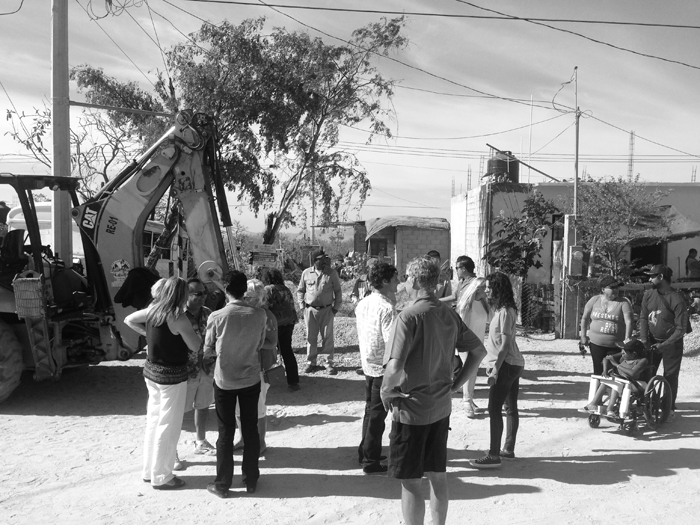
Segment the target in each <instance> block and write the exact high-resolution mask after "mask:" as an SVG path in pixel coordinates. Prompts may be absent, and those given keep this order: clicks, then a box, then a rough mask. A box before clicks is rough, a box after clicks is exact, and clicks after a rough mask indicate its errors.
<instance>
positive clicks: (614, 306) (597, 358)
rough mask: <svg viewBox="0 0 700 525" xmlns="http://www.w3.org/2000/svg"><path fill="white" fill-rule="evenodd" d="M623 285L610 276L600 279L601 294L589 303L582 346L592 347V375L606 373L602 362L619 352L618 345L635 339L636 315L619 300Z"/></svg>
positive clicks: (584, 310)
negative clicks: (633, 337) (620, 289)
mask: <svg viewBox="0 0 700 525" xmlns="http://www.w3.org/2000/svg"><path fill="white" fill-rule="evenodd" d="M622 284H623V283H622V282H621V281H619V280H618V279H615V278H614V277H613V276H611V275H606V276H605V277H603V278H602V279H600V283H599V286H600V294H599V295H596V296H594V297H591V299H590V300H589V301H588V302H587V303H586V306H585V307H584V309H583V315H582V316H581V344H584V345H586V344H589V343H590V349H591V359H592V360H593V374H594V375H601V374H602V373H603V359H605V358H606V357H607V356H609V355H614V354H617V353H619V352H620V349H619V348H618V347H617V343H622V341H626V340H628V339H629V338H630V337H632V330H633V329H634V314H633V313H632V306H631V305H630V303H629V301H628V300H627V299H625V298H624V297H622V298H620V293H619V288H620V286H622Z"/></svg>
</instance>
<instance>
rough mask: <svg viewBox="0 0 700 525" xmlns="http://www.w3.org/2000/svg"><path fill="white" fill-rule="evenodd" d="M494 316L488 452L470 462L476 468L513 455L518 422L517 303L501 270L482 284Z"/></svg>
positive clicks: (490, 346)
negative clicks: (504, 432) (503, 440)
mask: <svg viewBox="0 0 700 525" xmlns="http://www.w3.org/2000/svg"><path fill="white" fill-rule="evenodd" d="M484 292H485V294H486V298H487V299H488V301H489V306H490V309H491V311H492V312H493V318H492V319H491V323H490V325H489V335H488V337H487V339H486V351H487V356H486V359H485V362H486V374H487V376H488V384H489V386H490V387H491V388H490V389H489V419H490V423H491V425H490V426H491V442H490V445H489V453H488V454H487V455H486V456H484V457H483V458H480V459H477V460H474V461H472V462H471V464H472V466H474V467H476V468H498V467H500V466H501V458H502V457H504V458H507V459H513V458H515V438H516V436H517V434H518V425H519V422H520V419H519V415H518V391H519V389H520V376H521V375H522V374H523V370H524V369H525V360H524V359H523V356H522V354H521V353H520V349H519V348H518V345H517V344H516V342H515V322H516V320H517V314H518V310H517V306H516V304H515V299H514V297H513V287H512V286H511V284H510V279H508V276H507V275H506V274H504V273H501V272H496V273H492V274H491V275H489V276H488V277H487V278H486V287H485V288H484ZM504 404H505V407H506V424H507V428H506V441H505V444H504V446H503V449H502V450H501V437H502V436H503V405H504Z"/></svg>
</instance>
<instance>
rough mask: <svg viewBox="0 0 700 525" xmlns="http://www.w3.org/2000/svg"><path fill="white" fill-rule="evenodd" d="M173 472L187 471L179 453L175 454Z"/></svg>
mask: <svg viewBox="0 0 700 525" xmlns="http://www.w3.org/2000/svg"><path fill="white" fill-rule="evenodd" d="M173 470H185V466H184V465H183V464H182V461H180V456H179V455H178V453H177V451H176V452H175V464H174V465H173Z"/></svg>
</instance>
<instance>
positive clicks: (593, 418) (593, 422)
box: [588, 414, 600, 428]
mask: <svg viewBox="0 0 700 525" xmlns="http://www.w3.org/2000/svg"><path fill="white" fill-rule="evenodd" d="M588 425H589V426H590V427H591V428H598V427H599V426H600V416H599V415H598V414H591V415H590V416H588Z"/></svg>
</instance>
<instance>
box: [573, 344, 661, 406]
mask: <svg viewBox="0 0 700 525" xmlns="http://www.w3.org/2000/svg"><path fill="white" fill-rule="evenodd" d="M617 345H618V346H619V347H620V348H622V352H620V353H617V354H614V355H610V356H607V357H605V359H604V360H603V377H605V378H608V377H611V376H612V377H611V379H612V382H611V381H600V379H599V377H600V376H595V375H594V376H592V377H591V384H592V385H593V384H597V385H599V386H598V387H597V390H596V391H595V394H594V395H593V398H592V399H590V400H589V402H588V404H587V405H586V406H585V407H584V408H583V409H582V410H581V412H586V413H590V412H595V413H597V412H598V410H599V407H600V405H601V403H602V401H603V398H604V397H605V394H606V393H607V392H608V391H609V396H610V397H609V399H608V404H607V416H608V417H613V418H617V417H618V415H617V413H616V411H615V404H616V403H617V400H618V398H619V396H620V393H621V392H622V390H623V389H624V387H625V384H624V383H622V382H616V381H615V376H618V377H620V378H622V379H627V380H633V381H638V380H642V379H644V377H643V376H644V375H645V373H646V372H648V366H649V361H648V360H647V358H646V354H647V352H646V349H645V348H644V343H642V342H641V341H640V340H638V339H627V340H626V341H624V342H623V343H618V344H617ZM610 368H614V369H615V373H614V374H610V373H609V372H608V370H609V369H610ZM646 375H648V374H646ZM592 390H593V388H591V391H592Z"/></svg>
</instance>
